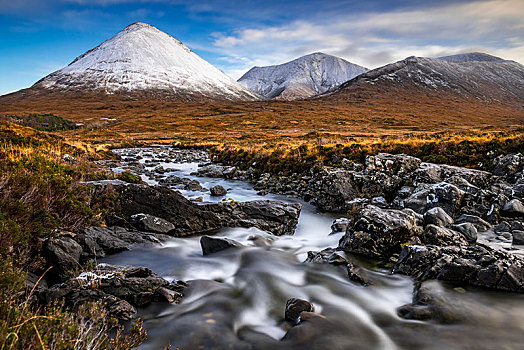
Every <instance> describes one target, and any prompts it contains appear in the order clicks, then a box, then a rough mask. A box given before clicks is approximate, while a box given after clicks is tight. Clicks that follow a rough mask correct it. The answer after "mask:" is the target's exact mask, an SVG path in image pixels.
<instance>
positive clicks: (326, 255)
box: [304, 248, 371, 286]
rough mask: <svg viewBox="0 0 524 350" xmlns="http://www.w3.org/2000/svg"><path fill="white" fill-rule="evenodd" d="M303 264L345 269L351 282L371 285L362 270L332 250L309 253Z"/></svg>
mask: <svg viewBox="0 0 524 350" xmlns="http://www.w3.org/2000/svg"><path fill="white" fill-rule="evenodd" d="M304 262H305V263H314V264H331V265H336V266H342V267H344V268H345V269H346V271H347V275H348V278H349V279H350V280H351V281H354V282H357V283H360V284H362V285H363V286H366V285H368V284H371V281H370V280H369V279H368V278H367V276H365V273H364V271H363V270H361V269H359V268H358V267H357V266H355V265H354V264H353V263H351V262H350V261H348V260H347V259H346V258H344V257H343V256H342V255H341V254H340V253H339V252H337V251H335V250H334V249H333V248H326V249H324V250H321V251H319V252H313V251H309V252H308V253H307V259H306V261H304Z"/></svg>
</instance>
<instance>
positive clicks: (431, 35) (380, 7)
mask: <svg viewBox="0 0 524 350" xmlns="http://www.w3.org/2000/svg"><path fill="white" fill-rule="evenodd" d="M133 22H145V23H149V24H151V25H153V26H155V27H157V28H158V29H160V30H162V31H164V32H166V33H168V34H170V35H172V36H174V37H175V38H177V39H179V40H180V41H182V42H183V43H184V44H186V45H187V46H189V47H190V48H191V49H192V50H193V51H195V52H196V53H197V54H198V55H200V56H201V57H202V58H204V59H206V60H207V61H209V62H211V63H212V64H214V65H216V66H217V67H218V68H220V69H221V70H222V71H224V72H225V73H226V74H228V75H230V76H231V77H233V78H235V79H238V78H240V76H242V74H243V73H245V72H246V71H247V70H249V69H250V68H251V67H253V66H265V65H272V64H280V63H284V62H287V61H290V60H292V59H295V58H297V57H300V56H302V55H305V54H309V53H313V52H324V53H327V54H332V55H335V56H339V57H342V58H344V59H346V60H348V61H350V62H353V63H356V64H359V65H362V66H365V67H368V68H376V67H379V66H382V65H385V64H388V63H391V62H395V61H398V60H401V59H404V58H406V57H408V56H413V55H415V56H425V57H438V56H443V55H450V54H456V53H464V52H472V51H480V52H486V53H489V54H492V55H496V56H499V57H503V58H505V59H511V60H515V61H517V62H520V63H524V0H491V1H485V0H469V1H453V0H439V1H433V0H425V1H421V0H395V1H392V0H379V1H372V0H367V1H360V0H354V1H351V0H324V1H296V0H288V1H284V0H279V1H273V0H269V1H262V0H258V1H257V0H242V1H237V0H215V1H211V0H190V1H185V0H54V1H51V0H0V23H1V24H0V95H2V94H5V93H9V92H12V91H16V90H19V89H22V88H26V87H29V86H31V85H32V84H34V83H35V82H36V81H38V80H39V79H41V78H42V77H44V76H45V75H47V74H49V73H51V72H53V71H55V70H58V69H60V68H62V67H64V66H66V65H68V64H69V63H70V62H71V61H73V60H74V59H75V58H76V57H77V56H79V55H81V54H82V53H84V52H85V51H87V50H89V49H91V48H93V47H95V46H97V45H99V44H100V43H102V42H103V41H104V40H107V39H109V38H110V37H111V36H113V35H114V34H116V33H117V32H118V31H120V30H121V29H123V28H124V27H125V26H127V25H129V24H131V23H133Z"/></svg>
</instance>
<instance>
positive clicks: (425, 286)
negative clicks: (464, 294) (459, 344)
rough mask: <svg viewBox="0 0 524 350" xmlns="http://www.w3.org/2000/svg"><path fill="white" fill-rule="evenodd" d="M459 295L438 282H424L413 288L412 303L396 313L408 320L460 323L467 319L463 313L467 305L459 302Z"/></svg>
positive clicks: (400, 308)
mask: <svg viewBox="0 0 524 350" xmlns="http://www.w3.org/2000/svg"><path fill="white" fill-rule="evenodd" d="M459 293H460V292H457V291H455V290H448V289H446V288H444V287H443V286H442V285H441V284H440V282H438V281H425V282H422V283H420V284H417V285H416V286H415V290H414V293H413V303H411V304H407V305H403V306H401V307H399V308H398V309H397V313H398V314H399V316H400V317H402V318H405V319H408V320H419V321H426V320H433V321H436V322H439V323H443V324H456V323H460V322H463V321H465V319H466V318H467V316H466V315H465V311H466V310H467V309H468V307H469V305H467V304H466V303H465V302H463V301H461V299H463V298H460V297H459V296H458V295H457V294H459ZM457 308H458V309H459V310H460V311H461V312H457V310H456V309H457ZM468 311H469V310H468Z"/></svg>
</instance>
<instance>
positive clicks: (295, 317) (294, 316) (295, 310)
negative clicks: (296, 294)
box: [285, 298, 315, 324]
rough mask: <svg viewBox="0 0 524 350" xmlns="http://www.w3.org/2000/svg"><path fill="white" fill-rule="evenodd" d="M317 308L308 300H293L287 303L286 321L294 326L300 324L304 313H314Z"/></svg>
mask: <svg viewBox="0 0 524 350" xmlns="http://www.w3.org/2000/svg"><path fill="white" fill-rule="evenodd" d="M314 310H315V308H314V307H313V304H311V303H310V302H309V301H307V300H303V299H295V298H291V299H289V300H288V301H287V302H286V311H285V319H286V321H289V322H292V323H294V324H297V323H300V315H301V314H302V312H304V311H305V312H313V311H314Z"/></svg>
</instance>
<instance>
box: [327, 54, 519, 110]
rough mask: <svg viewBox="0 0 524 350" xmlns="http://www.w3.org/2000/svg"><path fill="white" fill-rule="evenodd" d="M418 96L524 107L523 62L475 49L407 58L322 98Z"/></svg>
mask: <svg viewBox="0 0 524 350" xmlns="http://www.w3.org/2000/svg"><path fill="white" fill-rule="evenodd" d="M355 94H358V95H359V96H361V97H371V95H373V98H382V97H384V96H388V97H390V98H391V97H395V96H397V97H399V98H402V99H409V96H412V97H413V98H416V97H415V96H417V95H424V96H426V97H431V98H439V99H442V98H444V97H452V98H461V99H467V100H477V101H479V102H486V103H499V104H504V105H508V106H511V107H516V108H518V109H522V108H523V107H524V66H523V65H521V64H519V63H517V62H514V61H506V60H503V59H500V58H498V57H494V56H490V55H486V54H479V53H472V54H462V55H455V56H446V57H441V58H423V57H408V58H406V59H404V60H402V61H398V62H395V63H392V64H388V65H386V66H383V67H380V68H377V69H374V70H371V71H369V72H366V73H364V74H362V75H360V76H358V77H356V78H354V79H352V80H350V81H348V82H346V83H344V84H342V85H341V86H339V87H337V88H335V89H332V90H331V91H329V92H328V93H326V94H324V95H323V96H322V97H321V98H326V99H329V100H337V99H338V100H344V99H346V98H350V97H352V96H353V97H354V96H355Z"/></svg>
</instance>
